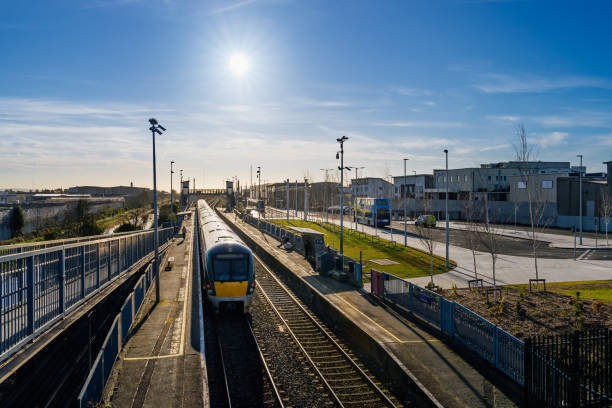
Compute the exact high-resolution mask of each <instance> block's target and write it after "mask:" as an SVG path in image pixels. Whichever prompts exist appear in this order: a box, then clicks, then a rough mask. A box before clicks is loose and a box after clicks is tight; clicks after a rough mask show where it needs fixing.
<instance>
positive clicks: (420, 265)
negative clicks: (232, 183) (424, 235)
mask: <svg viewBox="0 0 612 408" xmlns="http://www.w3.org/2000/svg"><path fill="white" fill-rule="evenodd" d="M270 222H272V223H274V224H276V225H281V226H283V227H285V228H286V227H287V221H286V220H280V219H278V220H270ZM289 226H294V227H307V228H312V229H314V230H316V231H319V232H323V233H324V234H325V245H328V246H330V247H333V248H335V249H339V247H340V235H339V233H340V227H339V226H337V225H334V224H325V223H323V224H319V223H315V222H310V221H309V222H306V221H302V220H289ZM360 252H361V255H362V260H363V264H364V273H366V271H367V272H368V273H369V269H370V268H374V269H376V270H379V271H383V272H388V273H392V274H393V275H395V276H398V277H400V278H418V277H421V276H429V253H428V252H425V251H421V250H420V249H416V248H412V247H407V248H406V247H404V246H403V245H400V244H397V243H395V242H391V241H389V240H386V239H382V238H377V237H374V236H372V235H365V236H364V234H363V233H355V231H353V230H350V229H347V228H344V254H345V255H347V256H349V257H351V258H353V259H356V260H359V253H360ZM372 259H389V260H391V261H395V262H397V264H395V265H378V264H376V263H373V262H371V260H372ZM444 264H445V260H444V258H442V257H439V256H436V255H434V257H433V273H434V274H439V273H444V272H448V271H449V270H450V269H452V268H454V267H455V266H456V263H455V262H453V261H451V268H450V269H449V268H446V267H445V266H444Z"/></svg>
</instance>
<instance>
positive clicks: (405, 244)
mask: <svg viewBox="0 0 612 408" xmlns="http://www.w3.org/2000/svg"><path fill="white" fill-rule="evenodd" d="M408 160H410V159H404V188H403V190H404V246H405V247H407V246H408V220H407V219H406V198H407V195H408V184H407V183H406V162H407V161H408ZM401 191H402V189H400V192H401Z"/></svg>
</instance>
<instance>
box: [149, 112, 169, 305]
mask: <svg viewBox="0 0 612 408" xmlns="http://www.w3.org/2000/svg"><path fill="white" fill-rule="evenodd" d="M149 123H150V124H151V127H150V128H149V130H150V131H151V135H152V136H153V224H154V226H155V232H154V233H153V235H154V242H155V259H154V261H153V273H154V274H155V301H156V302H158V303H159V240H158V237H157V172H156V163H155V134H156V133H157V134H158V135H161V134H162V131H164V132H165V131H166V128H165V127H163V126H162V125H160V124H159V123H158V122H157V120H156V119H155V118H151V119H149ZM160 129H161V130H160Z"/></svg>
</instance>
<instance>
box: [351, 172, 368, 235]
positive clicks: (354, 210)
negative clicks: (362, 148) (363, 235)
mask: <svg viewBox="0 0 612 408" xmlns="http://www.w3.org/2000/svg"><path fill="white" fill-rule="evenodd" d="M362 169H365V166H361V167H355V180H357V179H358V178H359V173H358V172H359V170H362ZM355 190H357V187H355ZM353 221H355V232H357V200H356V199H355V195H353Z"/></svg>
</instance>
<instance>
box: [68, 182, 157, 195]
mask: <svg viewBox="0 0 612 408" xmlns="http://www.w3.org/2000/svg"><path fill="white" fill-rule="evenodd" d="M143 191H145V192H146V191H151V190H150V189H148V188H146V187H134V186H133V185H130V186H115V187H98V186H76V187H70V188H69V189H68V192H69V193H70V194H89V195H91V196H92V197H125V196H131V195H137V194H140V193H142V192H143Z"/></svg>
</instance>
